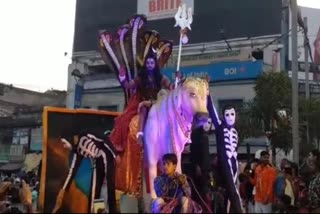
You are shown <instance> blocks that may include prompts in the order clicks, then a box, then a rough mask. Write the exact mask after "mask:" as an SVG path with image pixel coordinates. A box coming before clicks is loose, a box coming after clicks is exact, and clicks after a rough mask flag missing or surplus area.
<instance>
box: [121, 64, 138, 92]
mask: <svg viewBox="0 0 320 214" xmlns="http://www.w3.org/2000/svg"><path fill="white" fill-rule="evenodd" d="M119 80H120V83H121V85H122V87H124V88H125V89H135V88H136V86H137V80H138V78H135V79H132V80H130V81H128V80H127V78H126V69H125V68H124V67H121V68H120V71H119Z"/></svg>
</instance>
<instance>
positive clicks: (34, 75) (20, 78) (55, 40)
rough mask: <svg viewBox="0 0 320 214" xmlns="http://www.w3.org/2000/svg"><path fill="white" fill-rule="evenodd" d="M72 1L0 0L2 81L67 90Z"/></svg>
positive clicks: (73, 14)
mask: <svg viewBox="0 0 320 214" xmlns="http://www.w3.org/2000/svg"><path fill="white" fill-rule="evenodd" d="M75 1H76V0H1V1H0V26H1V36H0V54H1V55H0V59H1V67H0V82H1V83H6V84H13V85H14V86H17V87H22V88H27V89H32V90H35V91H45V90H46V89H51V88H54V89H59V90H66V88H67V68H68V64H69V63H70V62H71V59H70V58H71V55H72V44H73V31H74V17H75ZM65 52H67V53H68V56H69V57H68V56H67V57H65V56H64V53H65Z"/></svg>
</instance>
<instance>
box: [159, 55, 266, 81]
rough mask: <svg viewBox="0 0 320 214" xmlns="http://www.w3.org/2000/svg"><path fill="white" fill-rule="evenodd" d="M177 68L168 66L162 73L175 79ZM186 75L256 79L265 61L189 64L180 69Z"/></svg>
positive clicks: (221, 79)
mask: <svg viewBox="0 0 320 214" xmlns="http://www.w3.org/2000/svg"><path fill="white" fill-rule="evenodd" d="M174 71H175V68H166V69H163V70H162V73H163V74H164V75H166V76H167V77H168V78H169V79H170V80H172V81H174V78H175V74H174ZM180 71H181V72H182V74H183V75H184V76H187V77H188V76H198V77H205V76H209V77H210V81H211V82H218V81H232V80H246V79H256V78H257V77H258V76H259V75H260V74H261V73H262V72H263V61H262V60H257V61H255V62H252V61H246V62H224V63H215V64H210V65H204V66H189V67H182V68H181V69H180Z"/></svg>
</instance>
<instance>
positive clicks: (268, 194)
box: [251, 165, 277, 203]
mask: <svg viewBox="0 0 320 214" xmlns="http://www.w3.org/2000/svg"><path fill="white" fill-rule="evenodd" d="M276 176H277V171H276V169H274V168H273V167H271V166H269V165H267V166H263V165H259V166H257V168H256V170H255V175H254V179H253V180H251V182H252V183H253V184H254V185H255V188H256V194H255V201H257V202H260V203H264V202H266V203H272V202H273V197H274V183H275V181H276Z"/></svg>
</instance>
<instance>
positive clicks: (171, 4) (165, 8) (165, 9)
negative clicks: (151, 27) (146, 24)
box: [137, 0, 194, 21]
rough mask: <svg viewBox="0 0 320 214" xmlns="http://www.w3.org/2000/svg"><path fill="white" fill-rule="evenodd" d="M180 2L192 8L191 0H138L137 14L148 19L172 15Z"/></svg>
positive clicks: (170, 16) (164, 17)
mask: <svg viewBox="0 0 320 214" xmlns="http://www.w3.org/2000/svg"><path fill="white" fill-rule="evenodd" d="M181 3H185V4H186V6H187V8H189V7H191V8H192V9H193V8H194V3H193V0H183V1H182V0H138V1H137V7H138V9H137V10H138V14H144V15H146V17H147V19H148V20H149V21H151V20H159V19H167V18H171V19H172V17H174V15H175V14H176V12H177V11H178V7H179V5H180V4H181Z"/></svg>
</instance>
